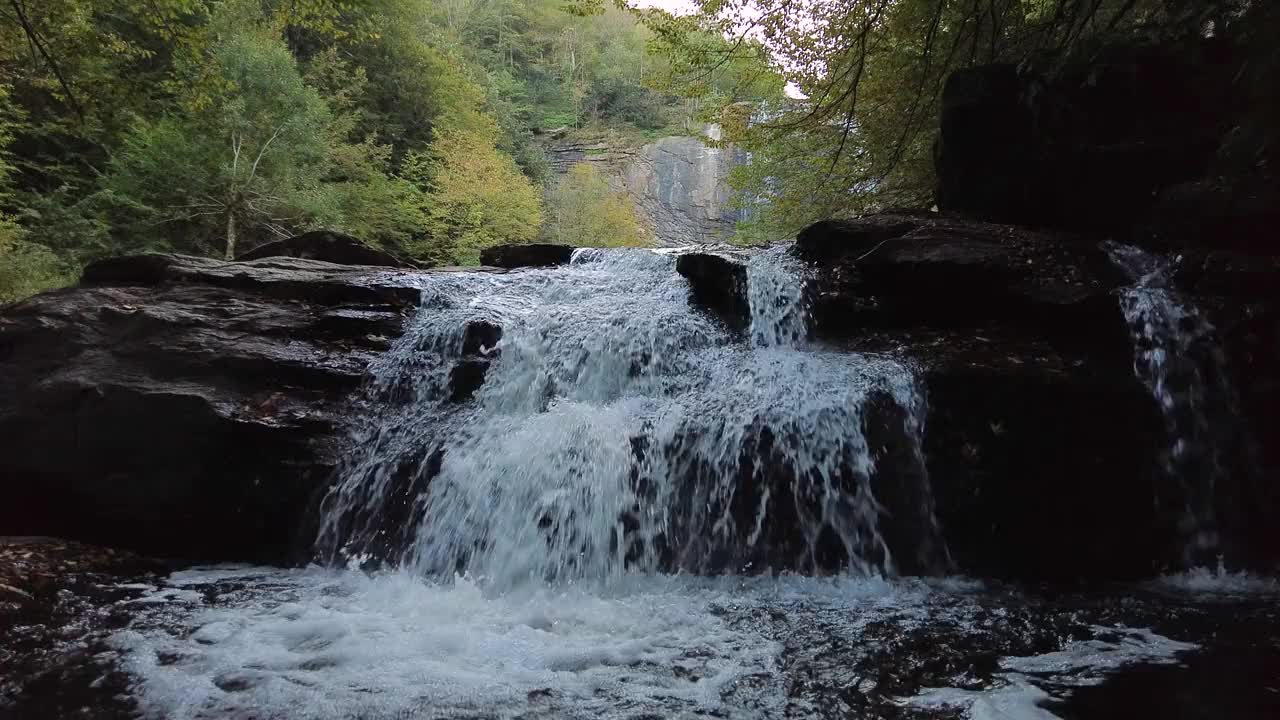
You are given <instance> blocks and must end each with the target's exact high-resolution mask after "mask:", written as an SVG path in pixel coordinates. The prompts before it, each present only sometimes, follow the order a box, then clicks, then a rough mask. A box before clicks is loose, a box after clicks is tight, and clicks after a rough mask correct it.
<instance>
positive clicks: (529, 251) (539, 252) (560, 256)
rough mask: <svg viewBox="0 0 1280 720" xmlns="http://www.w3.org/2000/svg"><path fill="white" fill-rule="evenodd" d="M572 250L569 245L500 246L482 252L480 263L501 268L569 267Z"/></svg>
mask: <svg viewBox="0 0 1280 720" xmlns="http://www.w3.org/2000/svg"><path fill="white" fill-rule="evenodd" d="M574 250H575V248H572V247H570V246H568V245H553V244H550V243H531V244H529V245H498V246H497V247H491V248H485V249H484V250H481V251H480V262H481V264H483V265H488V266H490V267H499V268H508V269H511V268H522V267H551V266H554V265H568V264H569V261H570V260H571V259H572V258H573V251H574Z"/></svg>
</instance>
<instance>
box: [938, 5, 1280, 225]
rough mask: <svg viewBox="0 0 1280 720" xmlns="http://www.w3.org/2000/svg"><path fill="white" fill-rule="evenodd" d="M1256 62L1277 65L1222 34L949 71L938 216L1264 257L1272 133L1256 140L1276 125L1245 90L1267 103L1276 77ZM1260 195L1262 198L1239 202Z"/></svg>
mask: <svg viewBox="0 0 1280 720" xmlns="http://www.w3.org/2000/svg"><path fill="white" fill-rule="evenodd" d="M1263 5H1265V3H1263ZM1265 12H1267V11H1265V10H1262V9H1258V10H1256V12H1255V14H1259V15H1261V14H1264V13H1265ZM1272 14H1273V15H1274V13H1272ZM1271 22H1274V20H1272V21H1271ZM1244 24H1247V23H1241V25H1244ZM1273 27H1275V26H1274V25H1273ZM1271 35H1272V36H1273V35H1274V32H1272V33H1271ZM1272 45H1273V43H1270V42H1269V41H1267V42H1266V47H1267V48H1270V47H1271V46H1272ZM1259 52H1274V51H1273V50H1270V49H1264V50H1262V51H1257V50H1249V49H1247V48H1246V47H1245V46H1244V45H1243V44H1241V43H1238V42H1235V41H1233V40H1231V39H1229V38H1228V37H1226V36H1225V35H1223V34H1219V35H1218V36H1215V37H1198V38H1197V37H1191V38H1188V39H1185V40H1182V41H1177V42H1168V41H1165V42H1155V41H1130V42H1120V43H1113V44H1109V45H1105V46H1102V47H1096V48H1091V49H1090V51H1089V52H1088V53H1087V55H1085V54H1082V55H1081V56H1080V57H1074V58H1072V57H1068V58H1065V59H1064V58H1052V59H1050V58H1043V60H1051V61H1050V62H1041V60H1042V59H1033V60H1032V61H1030V62H1026V63H1023V64H1022V65H1020V66H1018V67H1015V66H1012V65H986V66H977V67H972V68H966V69H962V70H958V71H956V72H955V73H953V74H952V75H951V76H950V77H948V79H947V81H946V84H945V86H944V88H943V92H942V99H941V107H940V126H939V135H938V141H937V144H936V146H935V149H934V164H935V168H936V170H937V192H936V198H937V204H938V207H939V208H940V209H941V210H943V211H944V212H955V213H961V214H964V215H967V216H971V217H975V218H978V219H983V220H989V221H994V222H1005V223H1017V224H1021V225H1028V226H1033V227H1053V228H1060V229H1067V230H1073V231H1082V232H1091V233H1102V234H1108V235H1112V236H1120V237H1128V236H1130V235H1135V236H1147V235H1149V234H1150V233H1151V232H1153V231H1154V232H1158V233H1159V234H1161V235H1164V236H1167V237H1166V238H1165V239H1166V240H1167V241H1170V242H1175V241H1176V242H1180V243H1188V244H1206V243H1207V244H1212V245H1218V244H1229V245H1235V246H1241V245H1248V244H1259V243H1264V244H1272V245H1273V244H1274V242H1273V238H1272V237H1271V236H1272V234H1273V232H1272V228H1273V227H1274V223H1270V224H1268V222H1267V220H1268V218H1270V219H1274V217H1275V211H1274V208H1273V207H1270V206H1269V205H1268V203H1267V199H1268V198H1272V199H1273V198H1274V197H1275V193H1274V188H1275V183H1274V180H1273V179H1272V180H1268V179H1267V178H1266V177H1265V176H1266V174H1267V172H1268V171H1267V170H1266V169H1265V168H1266V167H1267V166H1268V164H1269V163H1268V158H1267V153H1271V154H1274V150H1272V149H1270V147H1271V146H1273V142H1271V141H1268V140H1267V137H1268V133H1270V134H1271V135H1274V129H1266V130H1263V131H1261V132H1260V134H1259V133H1254V132H1253V129H1254V128H1258V127H1263V126H1266V127H1267V128H1271V127H1272V126H1273V125H1274V123H1273V122H1270V121H1264V119H1263V117H1262V113H1263V112H1264V108H1266V107H1267V106H1268V103H1267V102H1265V101H1263V96H1261V95H1260V96H1258V97H1256V98H1252V99H1251V98H1249V97H1248V95H1247V93H1246V92H1244V90H1245V88H1244V87H1243V85H1244V84H1245V83H1246V82H1247V83H1248V84H1251V85H1253V86H1256V87H1258V88H1262V87H1267V88H1271V89H1270V90H1266V91H1262V92H1265V93H1270V94H1268V95H1266V97H1271V96H1272V95H1273V93H1274V87H1275V86H1276V80H1275V73H1276V68H1277V67H1280V65H1276V64H1275V63H1265V62H1253V61H1252V58H1251V56H1252V55H1258V54H1259ZM1273 139H1274V138H1273ZM1241 146H1244V147H1245V151H1244V152H1242V151H1241ZM1259 168H1262V170H1261V171H1260V170H1259ZM1260 186H1266V187H1270V188H1272V189H1271V190H1270V191H1268V192H1265V193H1263V194H1261V195H1257V199H1256V200H1253V199H1250V198H1252V197H1254V195H1255V193H1253V192H1252V190H1248V189H1249V188H1258V187H1260ZM1178 188H1181V189H1178ZM1173 218H1176V220H1173ZM1228 227H1230V228H1233V229H1234V230H1235V232H1231V233H1224V232H1222V231H1223V230H1224V229H1226V228H1228ZM1206 229H1208V230H1211V231H1212V232H1210V233H1203V232H1200V231H1203V230H1206ZM1238 233H1245V234H1244V235H1243V236H1242V235H1240V234H1238Z"/></svg>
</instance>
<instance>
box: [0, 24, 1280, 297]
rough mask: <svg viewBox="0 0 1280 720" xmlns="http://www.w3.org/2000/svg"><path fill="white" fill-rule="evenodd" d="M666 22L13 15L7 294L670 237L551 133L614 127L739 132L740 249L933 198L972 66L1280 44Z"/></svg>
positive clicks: (5, 188) (0, 196)
mask: <svg viewBox="0 0 1280 720" xmlns="http://www.w3.org/2000/svg"><path fill="white" fill-rule="evenodd" d="M643 4H645V5H648V6H650V7H646V8H636V7H632V3H630V2H628V0H359V1H356V0H39V2H36V1H35V0H0V302H6V301H9V300H12V299H15V298H19V297H23V296H25V295H28V294H30V293H32V292H36V291H39V290H40V289H43V288H47V287H55V286H58V285H61V284H65V283H67V282H70V281H72V280H73V279H74V277H75V276H76V275H77V273H78V271H79V269H80V268H81V267H82V266H83V265H84V264H85V263H86V262H89V261H92V260H93V259H95V258H99V257H103V256H106V255H113V254H120V253H127V252H140V251H177V252H187V253H197V254H204V255H211V256H219V257H228V258H229V257H234V256H235V255H236V254H237V253H239V252H241V251H243V250H247V249H249V248H251V247H253V246H256V245H258V244H261V243H264V242H266V241H269V240H272V239H274V238H277V237H282V236H290V235H294V234H297V233H300V232H303V231H306V230H309V229H316V228H327V229H333V230H339V231H345V232H348V233H350V234H352V235H355V236H356V237H359V238H361V239H362V240H364V241H365V242H368V243H370V244H372V245H374V246H377V247H379V248H382V249H384V250H386V251H388V252H391V253H394V254H399V255H403V256H406V257H410V258H413V259H417V260H420V261H423V262H426V263H429V264H443V263H468V262H476V261H477V258H478V257H479V251H480V250H481V249H482V248H484V247H486V246H488V245H492V244H495V243H503V242H525V241H531V240H534V239H538V238H542V239H549V240H553V241H562V242H573V243H587V242H598V243H605V244H623V245H631V244H636V243H640V242H645V241H646V238H645V232H646V231H645V230H644V228H643V227H642V226H643V223H641V222H639V221H638V220H637V219H636V218H635V217H634V208H632V207H628V206H627V204H626V202H625V198H620V197H619V195H618V193H617V192H616V190H617V188H616V187H612V186H611V185H610V184H609V181H608V179H607V178H605V177H597V176H595V175H593V174H592V171H590V170H587V169H580V170H574V171H572V172H569V173H567V174H566V175H564V176H563V177H555V176H554V173H553V172H552V170H551V168H550V166H549V162H548V159H547V153H546V150H545V142H546V138H548V137H552V136H560V135H561V134H563V133H565V132H569V133H572V132H575V131H583V130H586V129H590V128H607V129H608V130H609V131H610V132H611V133H613V134H615V135H618V134H619V132H620V134H621V135H623V136H627V137H632V138H638V139H641V140H643V139H647V138H653V137H656V136H658V135H660V134H674V133H680V132H687V131H689V130H691V129H692V128H693V127H695V126H696V122H707V123H717V124H719V125H720V126H721V128H722V133H721V134H720V138H721V140H720V142H723V143H727V144H733V145H734V146H735V147H736V148H737V149H738V150H740V151H743V154H745V155H749V156H750V158H751V162H750V163H749V164H746V165H743V166H740V167H738V168H736V169H735V170H734V176H733V177H732V179H731V182H732V183H733V185H734V187H735V188H736V189H737V190H738V191H740V192H739V196H740V198H741V199H742V202H743V203H744V205H749V206H751V207H753V208H756V209H759V208H762V207H764V208H768V209H767V211H764V212H751V213H747V215H749V216H750V217H751V220H749V221H746V222H744V223H743V224H742V225H741V226H740V228H739V233H738V235H739V238H738V239H740V240H744V241H747V242H751V241H771V240H777V239H781V238H785V237H789V236H792V235H794V234H795V232H796V231H798V230H799V229H800V228H802V227H803V226H805V225H806V224H808V223H810V222H812V221H814V220H817V219H820V218H824V217H833V216H840V215H850V214H856V213H860V212H865V211H868V210H873V209H876V208H882V207H888V206H917V207H927V206H929V205H930V204H931V203H932V196H933V190H934V178H933V172H932V159H931V155H932V152H933V147H934V141H935V139H936V137H937V126H938V105H939V102H938V101H939V97H940V94H941V91H942V87H943V84H944V82H945V80H946V78H947V77H948V76H949V75H950V74H951V73H952V72H954V71H955V70H957V69H961V68H965V67H970V66H974V65H980V64H984V63H992V62H1000V63H1014V64H1020V65H1021V64H1027V63H1031V64H1036V65H1037V66H1052V65H1053V64H1054V63H1058V62H1063V61H1064V59H1066V58H1069V57H1071V56H1073V55H1080V54H1087V53H1089V52H1090V51H1091V49H1093V48H1097V47H1099V46H1101V45H1102V44H1103V43H1106V42H1109V41H1111V40H1113V39H1116V38H1135V37H1143V36H1146V37H1151V36H1156V37H1159V38H1164V39H1167V38H1170V37H1177V36H1204V35H1205V34H1206V33H1238V34H1248V33H1249V32H1250V28H1251V27H1253V26H1258V27H1259V28H1262V29H1255V30H1253V32H1254V34H1255V35H1258V36H1259V37H1258V38H1255V39H1254V40H1255V41H1256V42H1258V43H1262V44H1267V43H1270V44H1271V45H1274V42H1273V40H1270V39H1267V38H1265V37H1262V35H1261V33H1264V32H1265V28H1267V27H1270V26H1268V25H1265V24H1259V23H1255V22H1253V21H1252V20H1251V18H1252V16H1253V15H1256V14H1258V13H1260V12H1262V10H1261V9H1260V8H1262V7H1263V5H1264V4H1262V3H1258V2H1250V0H689V2H687V3H684V6H685V7H686V8H689V9H691V10H692V12H687V13H684V14H678V15H673V14H671V13H668V12H666V11H664V10H661V9H658V8H655V7H651V6H652V5H654V4H655V3H654V2H653V1H652V0H651V1H650V2H648V3H643ZM657 4H659V5H661V4H662V3H657ZM666 5H670V3H666ZM1273 55H1274V53H1273ZM1259 77H1265V75H1259ZM786 82H790V84H791V87H792V88H793V89H794V91H793V92H792V93H790V97H788V96H784V94H783V93H782V92H781V89H782V86H783V84H784V83H786ZM695 121H696V122H695ZM561 170H562V171H563V170H564V168H561Z"/></svg>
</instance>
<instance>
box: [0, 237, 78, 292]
mask: <svg viewBox="0 0 1280 720" xmlns="http://www.w3.org/2000/svg"><path fill="white" fill-rule="evenodd" d="M22 234H23V233H22V229H21V228H19V227H18V225H17V223H15V222H13V221H12V220H11V219H8V218H5V217H3V216H0V305H6V304H8V303H11V302H15V301H18V300H21V299H23V298H25V297H28V296H30V295H34V294H36V293H38V292H42V291H45V290H50V289H53V288H57V287H62V286H64V285H68V284H70V283H71V282H73V280H74V275H73V273H72V272H71V269H70V268H68V267H66V266H65V265H64V264H63V263H62V262H61V261H60V260H59V259H58V257H57V256H56V255H54V254H53V252H52V251H51V250H49V249H48V248H46V247H44V246H43V245H37V244H35V243H32V242H27V241H26V240H24V239H23V237H22Z"/></svg>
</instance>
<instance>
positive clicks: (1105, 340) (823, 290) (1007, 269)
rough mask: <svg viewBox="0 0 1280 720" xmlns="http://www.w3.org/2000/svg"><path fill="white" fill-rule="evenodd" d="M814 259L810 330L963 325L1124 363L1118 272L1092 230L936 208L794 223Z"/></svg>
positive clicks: (836, 332)
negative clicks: (978, 217)
mask: <svg viewBox="0 0 1280 720" xmlns="http://www.w3.org/2000/svg"><path fill="white" fill-rule="evenodd" d="M795 252H796V254H797V255H799V256H800V257H802V258H805V259H809V260H811V261H813V264H814V265H815V268H816V273H815V277H814V279H813V282H812V283H811V298H810V303H811V312H812V322H813V330H814V332H815V334H816V335H817V336H818V337H824V338H850V337H859V336H862V335H865V334H867V333H868V332H876V331H901V330H932V331H957V330H968V329H971V328H984V329H990V330H1001V331H1002V332H1004V333H1006V334H1009V333H1012V334H1013V335H1014V336H1016V337H1030V338H1036V339H1042V340H1044V341H1046V342H1047V343H1048V344H1049V345H1050V346H1051V347H1053V348H1055V349H1057V350H1061V351H1066V352H1073V353H1082V352H1083V353H1088V354H1090V359H1091V360H1093V361H1096V362H1105V363H1107V364H1108V365H1114V366H1117V367H1121V368H1123V370H1124V372H1131V370H1130V366H1131V359H1132V347H1131V345H1130V342H1129V336H1128V330H1127V328H1126V326H1125V323H1124V318H1123V317H1122V316H1121V315H1120V312H1119V309H1118V306H1117V303H1116V298H1115V297H1114V296H1113V294H1112V291H1113V290H1115V289H1116V288H1117V287H1119V286H1120V285H1121V284H1122V283H1124V282H1125V280H1124V278H1123V275H1122V273H1121V272H1120V271H1119V270H1118V269H1117V268H1116V267H1115V266H1114V265H1113V264H1112V263H1111V261H1110V260H1109V259H1108V257H1107V255H1106V253H1105V252H1104V251H1103V250H1102V249H1101V248H1100V247H1099V246H1098V245H1097V243H1095V242H1092V241H1085V240H1081V239H1079V238H1075V237H1072V236H1065V235H1051V234H1045V233H1036V232H1031V231H1027V230H1024V229H1021V228H1015V227H1011V226H1007V225H993V224H988V223H979V222H971V221H962V220H956V219H951V218H945V217H940V216H938V215H936V214H930V213H918V214H905V213H886V214H881V215H875V216H870V217H867V218H862V219H859V220H849V221H841V222H826V223H820V224H818V225H816V226H813V227H811V228H809V229H807V230H805V231H804V232H802V233H801V234H800V237H799V239H798V240H797V242H796V248H795Z"/></svg>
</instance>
